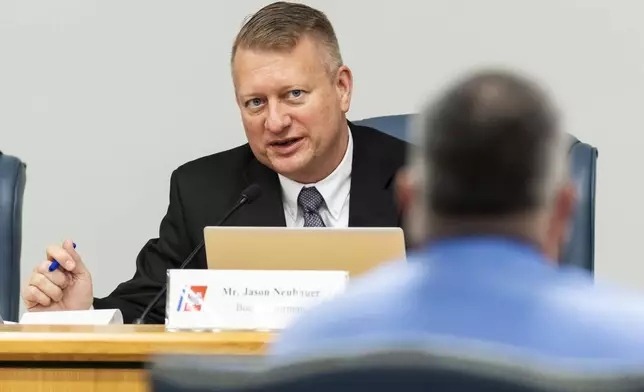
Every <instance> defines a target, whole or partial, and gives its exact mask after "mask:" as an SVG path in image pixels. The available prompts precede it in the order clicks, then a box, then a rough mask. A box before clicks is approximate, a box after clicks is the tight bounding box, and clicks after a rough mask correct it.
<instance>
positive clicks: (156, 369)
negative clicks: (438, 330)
mask: <svg viewBox="0 0 644 392" xmlns="http://www.w3.org/2000/svg"><path fill="white" fill-rule="evenodd" d="M479 345H480V343H479ZM414 346H415V347H414V348H408V347H402V348H399V347H389V348H387V347H384V348H383V347H377V348H372V349H367V350H353V349H342V350H339V351H338V352H335V350H334V351H333V352H331V350H327V352H326V353H322V354H319V353H318V354H314V355H313V356H311V357H308V358H303V359H297V360H290V361H287V362H277V363H271V361H270V359H265V360H264V362H263V363H262V362H261V360H258V359H257V358H254V357H252V358H249V359H248V358H245V356H240V357H239V358H237V359H233V358H226V357H207V356H167V357H160V358H157V359H155V360H153V362H152V365H151V366H150V368H149V372H148V377H149V381H150V386H151V388H150V389H151V391H154V392H179V391H182V392H328V391H333V392H355V391H370V392H398V391H401V392H427V391H441V392H444V391H450V392H460V391H462V392H470V391H477V392H537V391H539V392H545V391H550V392H553V391H562V392H563V391H586V390H593V391H600V390H601V391H611V390H620V391H626V390H628V391H641V390H642V387H643V386H644V373H642V372H641V371H638V370H634V371H630V372H626V371H624V372H623V373H622V372H620V370H619V369H617V370H615V371H614V372H610V371H606V372H593V371H590V370H589V369H588V368H585V367H584V363H583V361H579V363H577V362H574V361H571V360H566V361H565V362H564V363H565V366H558V365H560V364H558V363H557V362H556V361H553V362H550V361H548V360H544V359H543V358H537V357H534V356H532V355H533V354H530V353H513V352H511V350H507V348H505V349H503V348H496V347H493V346H492V347H490V346H486V347H485V348H484V349H481V347H479V348H478V349H477V348H476V347H470V348H466V347H460V346H459V347H457V348H451V347H448V348H446V347H435V346H432V345H427V344H423V343H422V342H418V344H415V345H414ZM470 346H471V345H470ZM246 362H247V363H246ZM586 365H588V364H586ZM591 367H592V365H591Z"/></svg>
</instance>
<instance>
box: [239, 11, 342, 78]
mask: <svg viewBox="0 0 644 392" xmlns="http://www.w3.org/2000/svg"><path fill="white" fill-rule="evenodd" d="M303 37H309V38H313V39H315V40H316V41H317V42H318V43H320V44H322V45H323V47H324V49H326V52H327V54H328V56H329V57H328V59H326V60H327V61H328V66H329V70H335V69H337V68H339V67H340V66H341V65H342V56H341V55H340V45H339V44H338V39H337V37H336V35H335V30H334V29H333V26H332V25H331V22H330V21H329V19H328V18H327V17H326V15H325V14H324V13H323V12H321V11H319V10H316V9H315V8H311V7H309V6H307V5H304V4H298V3H289V2H285V1H278V2H276V3H272V4H270V5H267V6H266V7H264V8H262V9H260V10H259V11H258V12H257V13H255V14H254V15H253V16H251V17H250V18H249V19H248V20H247V21H246V23H244V25H243V26H242V28H241V30H240V31H239V33H238V34H237V37H236V38H235V43H234V44H233V50H232V56H231V63H232V62H234V59H235V54H236V53H237V50H238V49H240V48H243V49H251V50H275V51H290V50H292V49H293V48H295V46H296V45H297V44H298V43H299V42H300V40H301V39H302V38H303Z"/></svg>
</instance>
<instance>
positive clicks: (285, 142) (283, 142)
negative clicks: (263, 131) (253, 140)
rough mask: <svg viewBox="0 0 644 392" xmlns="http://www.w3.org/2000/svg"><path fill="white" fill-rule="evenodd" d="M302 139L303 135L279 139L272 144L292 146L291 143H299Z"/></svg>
mask: <svg viewBox="0 0 644 392" xmlns="http://www.w3.org/2000/svg"><path fill="white" fill-rule="evenodd" d="M301 139H302V138H301V137H294V138H289V139H284V140H278V141H276V142H272V143H271V146H277V147H285V146H290V145H291V144H294V143H297V142H298V141H300V140H301Z"/></svg>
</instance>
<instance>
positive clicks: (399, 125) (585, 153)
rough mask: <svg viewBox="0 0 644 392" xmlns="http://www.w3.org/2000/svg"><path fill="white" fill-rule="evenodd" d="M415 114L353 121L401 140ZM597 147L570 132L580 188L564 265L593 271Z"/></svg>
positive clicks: (573, 168) (573, 162) (572, 163)
mask: <svg viewBox="0 0 644 392" xmlns="http://www.w3.org/2000/svg"><path fill="white" fill-rule="evenodd" d="M412 118H413V114H400V115H392V116H381V117H372V118H367V119H364V120H359V121H354V123H355V124H357V125H365V126H369V127H373V128H376V129H378V130H379V131H381V132H384V133H387V134H389V135H392V136H394V137H397V138H399V139H402V140H408V133H407V131H408V128H409V126H410V125H411V124H410V121H411V119H412ZM597 155H598V153H597V149H596V148H595V147H593V146H591V145H589V144H586V143H582V142H580V141H579V140H578V139H577V138H575V137H574V136H572V135H571V136H570V159H571V165H572V174H573V177H574V179H575V181H576V182H577V186H578V189H579V194H578V197H579V200H578V203H579V204H578V207H577V212H576V213H575V216H574V221H573V225H572V231H571V233H570V238H569V240H568V243H567V244H566V245H565V247H564V250H563V254H562V257H561V260H560V261H561V264H562V265H575V266H578V267H582V268H585V269H587V270H588V271H590V272H593V271H594V268H595V173H596V165H597Z"/></svg>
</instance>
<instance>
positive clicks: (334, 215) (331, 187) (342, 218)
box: [278, 129, 353, 227]
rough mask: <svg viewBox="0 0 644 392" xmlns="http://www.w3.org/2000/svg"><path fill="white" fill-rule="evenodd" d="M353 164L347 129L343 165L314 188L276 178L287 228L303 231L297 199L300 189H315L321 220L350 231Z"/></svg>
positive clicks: (286, 179) (350, 138) (351, 141)
mask: <svg viewBox="0 0 644 392" xmlns="http://www.w3.org/2000/svg"><path fill="white" fill-rule="evenodd" d="M352 164H353V137H352V136H351V129H349V142H348V145H347V151H346V153H345V154H344V157H343V158H342V161H341V162H340V164H339V165H338V167H336V168H335V170H334V171H333V172H332V173H331V174H329V175H328V176H327V177H326V178H324V179H323V180H321V181H319V182H317V183H315V184H301V183H299V182H295V181H293V180H291V179H289V178H286V177H284V176H283V175H281V174H278V177H279V179H280V184H281V186H282V203H283V206H284V216H285V217H286V226H287V227H303V226H304V213H303V211H302V210H301V208H298V205H297V197H298V196H299V194H300V191H301V190H302V188H303V187H305V186H306V187H311V186H314V187H316V188H317V190H318V191H319V192H320V194H321V195H322V197H323V198H324V202H325V204H324V205H323V206H322V207H321V208H320V211H319V213H320V217H321V218H322V220H323V221H324V225H325V226H326V227H349V193H350V190H351V167H352Z"/></svg>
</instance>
